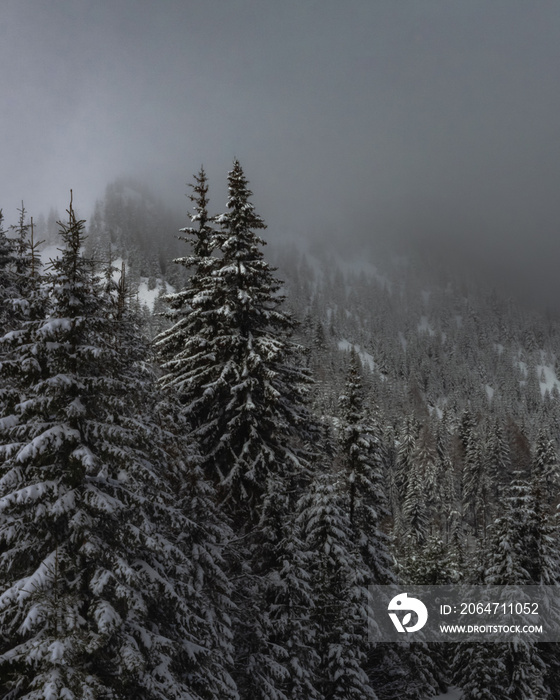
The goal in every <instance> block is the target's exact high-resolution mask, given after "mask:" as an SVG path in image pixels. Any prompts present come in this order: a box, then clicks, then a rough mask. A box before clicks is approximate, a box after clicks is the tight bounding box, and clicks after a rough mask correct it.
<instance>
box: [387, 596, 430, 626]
mask: <svg viewBox="0 0 560 700" xmlns="http://www.w3.org/2000/svg"><path fill="white" fill-rule="evenodd" d="M387 610H398V611H404V612H406V615H405V616H404V617H403V618H402V621H401V620H400V619H399V616H398V615H397V614H396V613H394V612H390V613H389V617H390V618H391V620H392V621H393V624H394V625H395V627H396V628H397V632H417V631H418V630H421V629H422V627H424V625H425V624H426V622H427V621H428V609H427V608H426V606H425V605H424V603H423V602H422V601H421V600H418V598H409V597H408V593H399V595H396V596H395V597H394V598H393V599H392V600H391V602H390V603H389V605H388V606H387ZM410 611H411V612H410ZM413 612H414V613H416V616H417V617H418V620H417V621H416V624H415V625H413V626H412V627H407V625H409V624H410V621H411V620H412V613H413Z"/></svg>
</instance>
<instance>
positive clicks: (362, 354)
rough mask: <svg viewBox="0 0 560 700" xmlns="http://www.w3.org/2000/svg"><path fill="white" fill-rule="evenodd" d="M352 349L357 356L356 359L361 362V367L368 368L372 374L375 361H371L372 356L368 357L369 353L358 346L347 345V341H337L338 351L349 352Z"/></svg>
mask: <svg viewBox="0 0 560 700" xmlns="http://www.w3.org/2000/svg"><path fill="white" fill-rule="evenodd" d="M352 347H353V348H354V352H356V353H357V354H358V357H359V358H360V360H361V361H362V365H367V366H369V368H370V370H371V371H372V372H373V370H374V369H375V361H374V359H373V355H370V354H369V352H366V351H365V350H363V349H362V348H361V347H360V346H359V345H352V343H349V342H348V341H347V340H339V341H338V349H339V350H344V351H345V352H349V351H350V350H351V349H352Z"/></svg>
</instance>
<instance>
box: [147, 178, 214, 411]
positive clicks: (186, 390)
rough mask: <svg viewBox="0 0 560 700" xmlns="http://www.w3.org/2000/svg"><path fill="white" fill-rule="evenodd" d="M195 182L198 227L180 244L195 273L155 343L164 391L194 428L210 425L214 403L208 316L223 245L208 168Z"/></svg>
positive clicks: (175, 298)
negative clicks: (208, 385)
mask: <svg viewBox="0 0 560 700" xmlns="http://www.w3.org/2000/svg"><path fill="white" fill-rule="evenodd" d="M194 180H195V182H194V184H192V185H190V187H191V188H192V193H191V194H190V195H189V198H190V200H191V201H192V202H193V203H194V207H193V213H192V214H189V217H190V219H191V222H192V223H193V224H196V226H195V227H186V228H183V229H181V233H183V234H184V236H180V240H183V241H185V242H186V243H188V244H189V245H190V246H191V254H190V255H187V256H184V257H181V258H176V259H175V260H174V262H175V263H177V264H178V265H182V266H184V267H185V268H187V269H188V270H190V271H191V275H190V277H189V279H188V280H187V282H186V285H185V287H184V288H183V289H182V290H180V291H178V292H175V293H173V294H169V295H167V296H166V297H164V301H165V302H166V303H167V305H168V307H169V309H168V310H167V311H166V312H165V316H166V317H167V318H168V319H169V320H170V321H171V322H172V324H173V325H172V326H171V327H170V328H168V329H167V330H164V331H163V332H162V333H160V334H159V335H158V336H157V337H156V338H155V340H154V345H155V348H156V350H157V353H158V358H159V361H160V364H161V366H162V369H163V372H164V374H163V377H162V379H161V383H162V386H163V387H164V388H168V387H171V386H172V387H173V389H174V391H175V392H176V394H177V395H178V398H179V400H180V402H181V404H182V406H183V407H184V412H185V414H186V415H187V416H188V417H189V418H190V419H191V422H193V423H196V424H204V419H203V416H205V415H206V414H207V412H208V404H209V401H208V397H207V396H205V394H204V391H202V390H201V387H202V386H203V385H204V383H205V370H206V369H207V368H208V366H209V365H212V362H213V356H212V349H211V347H210V346H209V344H208V340H207V338H208V337H211V336H212V329H211V328H210V327H209V325H210V319H209V318H208V315H207V313H206V312H207V311H209V310H211V302H212V299H211V298H210V295H209V293H208V292H207V290H206V287H207V285H209V284H211V281H212V280H211V272H212V269H213V268H215V267H216V266H217V264H218V260H217V258H215V257H214V256H212V255H211V253H212V251H213V249H214V248H215V246H216V245H217V243H218V241H217V237H216V235H217V233H216V231H215V229H214V228H213V227H212V222H213V218H212V217H211V216H210V215H209V213H208V181H207V178H206V173H205V171H204V168H201V169H200V171H199V173H198V175H195V176H194ZM197 390H198V391H197ZM195 416H196V421H195V420H194V417H195Z"/></svg>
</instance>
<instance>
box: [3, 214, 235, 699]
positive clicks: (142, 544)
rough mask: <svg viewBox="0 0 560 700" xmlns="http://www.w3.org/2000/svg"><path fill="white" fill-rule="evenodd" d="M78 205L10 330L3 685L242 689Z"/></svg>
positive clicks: (167, 692)
mask: <svg viewBox="0 0 560 700" xmlns="http://www.w3.org/2000/svg"><path fill="white" fill-rule="evenodd" d="M68 214H69V219H68V223H67V224H61V229H60V234H61V237H62V240H63V244H64V248H63V250H62V254H61V257H60V258H58V259H57V260H55V261H54V262H53V263H52V266H51V271H50V273H49V275H48V276H47V278H46V284H48V286H49V291H50V299H51V305H50V309H49V313H48V315H47V316H46V317H44V318H40V319H35V320H30V321H27V322H26V323H25V324H24V325H23V327H22V328H21V329H20V330H17V331H15V332H13V333H10V334H8V335H7V336H5V337H4V338H3V340H2V344H3V346H4V347H5V348H6V349H7V353H8V357H7V359H6V360H5V361H4V362H3V364H2V370H3V372H10V373H12V374H13V375H14V376H15V378H16V381H17V382H18V387H19V389H20V393H21V401H20V403H19V404H17V405H16V406H15V407H14V411H13V412H12V413H10V414H6V413H5V414H4V415H3V416H2V419H1V421H0V430H1V436H2V447H1V449H0V459H1V462H0V465H1V466H0V571H1V574H0V588H1V594H0V627H1V629H2V638H1V639H0V691H1V695H2V697H5V698H13V699H14V700H15V699H16V698H18V699H19V698H22V699H23V698H26V699H28V700H35V699H37V700H38V699H39V698H55V697H56V698H58V697H60V698H62V697H65V698H92V699H93V698H111V699H112V698H115V700H116V699H117V698H119V699H121V698H122V699H125V698H127V699H130V700H132V699H133V698H135V699H138V698H142V699H145V700H152V699H154V700H155V699H156V698H159V699H160V700H164V698H165V699H166V700H168V699H169V698H176V699H177V700H178V699H179V698H213V697H217V696H220V697H221V695H220V693H223V694H224V697H231V698H234V697H236V693H235V689H234V687H233V683H232V681H231V679H229V676H228V675H227V672H225V671H224V670H223V667H222V661H221V660H218V659H217V657H218V651H217V650H216V649H214V648H212V647H211V646H210V645H209V644H207V643H206V640H207V637H208V629H209V625H210V624H211V621H209V620H208V619H205V618H204V616H203V615H202V614H201V612H202V611H201V610H200V608H199V607H197V606H196V605H195V604H194V601H193V596H192V593H191V587H192V577H190V576H189V575H188V574H189V572H190V571H191V568H192V564H191V555H192V551H190V552H188V553H187V551H186V550H185V549H184V548H183V547H182V546H181V545H180V543H178V542H177V540H176V525H175V523H176V521H177V520H182V521H183V522H184V520H185V518H184V516H182V514H181V511H180V509H179V508H178V507H177V506H176V505H175V504H174V497H173V495H172V493H171V486H170V479H169V476H168V474H170V473H172V469H171V467H170V465H169V464H166V461H167V462H169V458H168V457H166V452H165V450H163V449H162V448H161V442H160V441H159V440H158V432H157V430H156V429H155V428H154V427H153V421H150V418H149V416H148V415H146V414H145V413H143V411H142V408H140V409H139V407H142V406H145V405H149V403H150V401H149V400H148V398H147V397H148V396H149V394H148V393H147V392H148V391H149V390H150V388H151V387H150V381H149V376H147V375H146V373H145V372H144V371H143V370H142V367H143V365H142V359H143V358H142V356H141V354H139V352H140V348H139V344H138V343H132V342H128V343H125V342H123V341H124V336H123V333H122V323H123V319H122V318H120V319H119V318H117V315H116V314H115V313H114V310H113V309H114V305H113V300H112V299H111V298H110V297H108V295H106V294H104V293H103V292H102V290H100V288H99V287H100V285H99V283H98V281H97V278H96V277H95V276H94V275H92V273H91V264H90V262H89V261H88V260H86V259H84V258H83V257H82V255H81V249H82V246H83V225H84V222H83V221H78V220H77V219H76V217H75V214H74V211H73V208H72V203H71V204H70V208H69V210H68ZM156 458H157V460H156Z"/></svg>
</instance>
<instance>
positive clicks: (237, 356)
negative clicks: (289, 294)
mask: <svg viewBox="0 0 560 700" xmlns="http://www.w3.org/2000/svg"><path fill="white" fill-rule="evenodd" d="M198 185H200V181H199V180H197V186H198ZM228 185H229V198H228V205H227V206H228V211H227V212H226V213H224V214H222V215H221V216H219V217H217V218H216V219H215V221H216V222H218V223H219V225H220V226H221V231H220V232H219V233H211V232H210V231H209V230H208V228H207V227H208V225H209V223H208V222H209V221H210V218H209V217H208V216H207V214H205V212H206V194H205V190H203V188H202V187H199V188H198V189H199V191H197V189H196V186H195V195H194V197H195V205H196V206H195V215H194V217H193V219H194V220H195V221H198V222H199V228H198V229H197V232H196V234H195V235H196V241H195V247H197V249H196V250H195V251H194V252H195V255H193V256H192V257H191V258H186V259H185V263H184V264H186V265H188V266H192V267H193V268H194V272H195V275H194V276H193V278H191V280H190V283H189V286H188V287H187V289H186V290H184V292H182V293H181V294H183V299H181V298H180V297H175V299H173V298H172V302H173V303H176V304H177V305H178V306H179V308H180V309H185V305H187V304H188V307H189V308H186V309H185V310H184V312H183V311H180V313H183V314H184V319H185V320H184V322H183V326H182V327H181V326H179V325H178V324H176V325H175V326H173V327H172V328H171V329H170V330H169V331H168V332H167V333H164V334H162V336H161V337H160V338H159V339H158V340H157V341H156V348H158V350H161V352H162V357H163V359H164V360H165V362H164V370H165V371H166V372H167V375H166V377H165V378H164V382H165V383H166V384H167V385H169V386H171V385H172V386H174V387H176V388H177V390H178V392H179V396H180V400H181V403H182V405H183V407H184V409H183V410H184V412H185V415H186V417H187V418H188V420H189V421H190V423H191V425H192V428H193V431H194V434H195V435H196V437H197V439H198V440H199V442H200V447H201V454H202V457H203V460H204V468H205V472H206V474H208V475H209V476H210V477H211V478H212V480H213V481H214V482H215V483H216V484H217V485H218V488H219V493H220V495H221V498H222V499H223V500H224V501H225V502H226V503H227V506H226V507H227V508H228V510H229V512H230V513H231V514H232V515H233V516H234V523H235V525H236V527H241V528H244V527H246V526H247V525H248V524H253V525H254V524H256V523H257V522H258V521H259V517H260V514H259V511H260V507H261V504H262V499H263V495H264V493H265V491H266V484H267V479H268V476H269V475H281V477H282V479H286V480H288V481H289V482H291V487H296V486H297V484H298V482H301V480H302V479H303V478H304V476H305V473H306V471H307V469H308V467H307V461H306V458H305V449H304V444H303V443H304V440H305V438H306V436H307V435H309V430H310V426H311V425H312V424H313V421H312V420H311V418H310V414H309V412H308V411H307V409H306V407H305V402H306V399H305V391H306V389H305V387H306V385H308V384H309V377H308V374H307V372H306V371H305V370H304V368H303V363H302V362H301V361H300V359H299V355H300V349H299V347H298V346H297V345H296V344H295V343H293V342H292V341H291V339H290V335H291V333H292V331H293V329H294V321H293V320H292V318H291V317H290V316H289V315H288V314H286V313H285V312H283V311H282V309H281V306H282V302H283V296H282V295H281V293H280V288H281V282H280V281H279V280H277V279H276V278H275V277H274V275H273V269H272V268H271V267H270V265H269V264H268V263H267V262H266V261H265V260H264V257H263V253H262V251H261V247H262V246H263V245H264V241H263V240H262V239H261V238H259V237H258V236H257V234H256V231H257V230H259V229H263V228H265V224H264V222H263V220H262V219H261V218H260V217H259V216H258V215H257V214H256V213H255V211H254V206H253V204H252V203H251V201H250V197H251V194H252V193H251V191H250V190H249V189H248V186H247V185H248V183H247V180H246V178H245V176H244V174H243V171H242V169H241V166H240V164H239V162H238V161H235V162H234V166H233V169H232V171H231V172H230V173H229V176H228ZM204 187H205V184H204ZM201 232H202V233H201ZM207 241H208V242H209V243H207ZM203 248H204V249H203ZM211 250H216V252H217V253H218V255H217V256H216V257H213V256H208V255H207V253H208V252H210V251H211ZM187 331H188V335H187Z"/></svg>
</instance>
